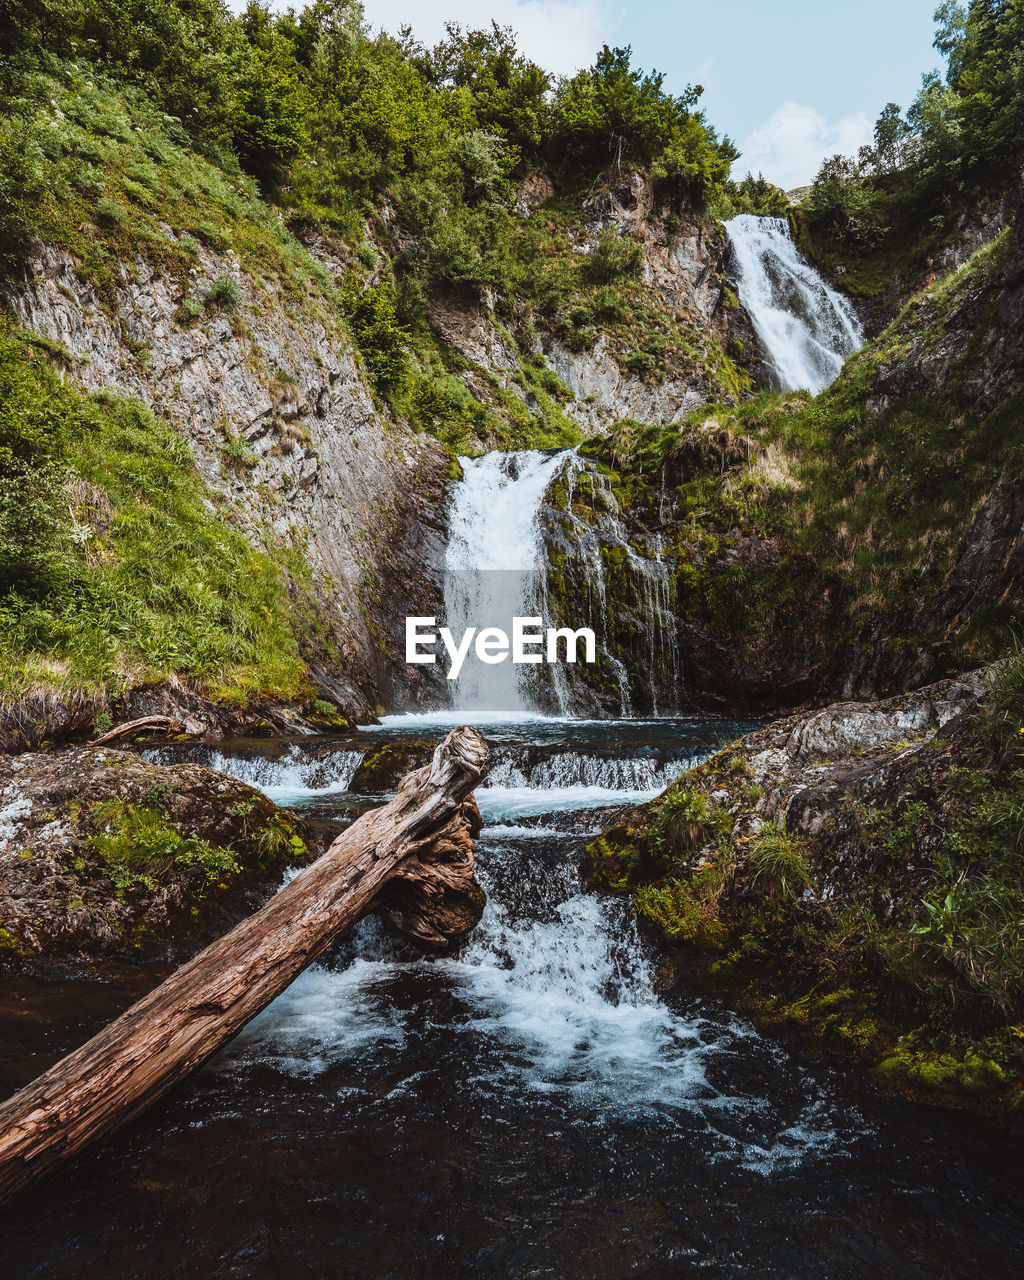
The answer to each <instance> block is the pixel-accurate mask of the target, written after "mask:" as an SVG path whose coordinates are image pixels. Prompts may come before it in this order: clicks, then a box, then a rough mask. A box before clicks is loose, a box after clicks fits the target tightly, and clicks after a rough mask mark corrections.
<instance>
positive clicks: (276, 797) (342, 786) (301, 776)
mask: <svg viewBox="0 0 1024 1280" xmlns="http://www.w3.org/2000/svg"><path fill="white" fill-rule="evenodd" d="M142 755H143V758H144V759H146V760H151V761H153V762H154V763H156V764H166V763H172V762H174V761H175V760H176V759H178V758H179V757H177V756H176V755H174V754H173V753H172V752H170V751H168V750H167V749H166V748H162V747H153V748H149V749H147V750H146V751H143V752H142ZM363 755H364V753H363V752H362V751H347V750H341V751H332V752H331V753H330V754H325V755H317V756H315V757H313V758H310V756H309V755H308V754H307V752H306V751H304V750H303V749H302V748H301V747H299V746H295V745H293V746H290V747H288V749H287V750H286V751H285V752H284V753H283V754H282V755H279V756H277V757H274V758H269V759H268V758H267V757H264V756H257V755H252V756H241V755H226V754H224V753H222V752H220V751H211V752H210V753H209V755H208V756H207V757H206V758H205V759H204V760H203V763H204V764H205V765H207V767H208V768H210V769H216V770H217V771H218V773H224V774H227V776H228V777H229V778H235V779H236V780H237V781H238V782H244V783H246V785H247V786H250V787H255V788H256V790H257V791H262V792H263V794H264V795H265V796H266V797H267V798H268V799H270V800H273V801H274V802H275V803H276V804H295V803H297V802H299V801H301V800H310V799H315V798H316V797H318V796H324V797H326V796H331V795H339V794H342V793H344V792H346V791H347V790H348V789H349V786H350V785H351V783H352V779H353V778H354V777H355V772H356V770H357V769H358V768H359V766H360V764H361V763H362V761H363Z"/></svg>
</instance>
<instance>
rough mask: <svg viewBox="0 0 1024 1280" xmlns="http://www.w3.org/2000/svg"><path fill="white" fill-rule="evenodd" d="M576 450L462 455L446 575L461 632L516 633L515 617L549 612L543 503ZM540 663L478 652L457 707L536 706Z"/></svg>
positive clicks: (448, 608) (449, 611) (451, 621)
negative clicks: (534, 678) (532, 685)
mask: <svg viewBox="0 0 1024 1280" xmlns="http://www.w3.org/2000/svg"><path fill="white" fill-rule="evenodd" d="M570 456H571V451H570V450H563V451H561V452H559V453H542V452H540V451H538V450H535V449H527V450H523V451H521V452H519V453H501V452H494V453H486V454H484V455H483V457H481V458H460V460H459V461H460V462H461V463H462V470H463V478H462V480H461V481H460V482H459V484H458V485H457V486H456V489H455V503H454V507H453V510H452V516H451V524H450V532H449V540H448V552H447V556H446V559H445V578H444V603H445V614H446V618H447V625H448V627H449V628H450V629H451V631H452V633H453V635H455V636H456V637H458V636H460V635H462V633H463V632H464V631H465V630H466V629H467V628H469V627H477V628H481V629H482V628H484V627H500V628H501V629H502V630H503V631H505V632H507V633H511V630H512V619H513V618H514V617H516V616H519V617H538V616H543V613H544V609H543V604H544V548H543V540H542V536H541V528H540V510H541V504H542V502H543V500H544V494H545V492H546V491H547V488H548V485H549V484H550V483H551V481H552V480H553V479H554V478H555V476H557V475H558V474H559V472H560V471H561V469H562V468H563V467H564V466H565V463H566V459H567V458H569V457H570ZM536 670H537V668H534V667H532V666H517V665H515V664H514V663H513V662H511V661H507V660H506V661H505V662H500V663H495V664H491V665H487V664H484V663H482V662H480V661H479V660H478V659H477V658H476V657H475V656H470V657H468V658H467V659H466V663H465V666H464V667H463V669H462V672H461V674H460V676H459V678H458V680H457V681H456V682H455V688H454V691H453V700H454V706H455V709H456V710H466V711H484V710H486V711H499V710H500V711H511V712H520V713H522V712H529V711H530V710H532V709H533V699H532V698H531V697H530V692H529V687H528V685H529V677H530V674H531V673H535V671H536Z"/></svg>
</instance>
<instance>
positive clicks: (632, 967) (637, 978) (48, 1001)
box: [0, 718, 1024, 1280]
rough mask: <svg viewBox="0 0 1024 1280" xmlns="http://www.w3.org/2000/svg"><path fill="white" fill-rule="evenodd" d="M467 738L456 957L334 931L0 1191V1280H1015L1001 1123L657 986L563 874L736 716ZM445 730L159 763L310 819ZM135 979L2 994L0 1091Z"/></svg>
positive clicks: (617, 906)
mask: <svg viewBox="0 0 1024 1280" xmlns="http://www.w3.org/2000/svg"><path fill="white" fill-rule="evenodd" d="M484 727H485V732H486V733H487V734H488V736H489V737H490V738H491V740H492V742H493V743H494V746H495V752H496V757H497V759H496V767H495V775H494V785H492V786H490V787H483V788H481V789H480V791H479V793H478V794H479V798H480V800H481V809H482V812H483V815H484V818H485V827H484V830H483V832H482V834H481V837H480V840H479V843H478V858H479V867H480V876H481V879H482V881H483V883H484V885H485V888H486V889H487V892H488V899H489V901H488V906H487V910H486V912H485V915H484V918H483V920H482V921H481V924H480V926H479V927H478V929H477V930H476V931H475V933H474V935H473V936H472V937H471V938H470V940H469V941H468V942H467V943H466V944H465V945H464V946H463V948H462V949H461V950H460V951H458V952H457V953H455V954H453V955H451V956H446V957H443V958H439V959H437V958H435V959H424V958H422V957H420V956H418V955H416V954H415V953H413V952H412V951H410V950H409V949H408V947H407V945H406V944H404V943H401V942H398V941H396V940H394V939H392V938H390V937H389V936H388V935H386V934H385V933H384V931H383V929H382V928H381V926H380V925H379V923H378V922H377V921H375V920H367V921H364V922H362V923H361V924H360V925H359V926H358V927H357V929H356V930H355V931H354V933H353V934H352V935H351V936H350V937H349V938H347V939H346V940H344V941H343V942H342V943H341V944H340V945H339V946H337V947H336V948H335V949H334V950H333V951H332V952H331V953H330V954H329V955H328V956H327V957H325V959H324V960H323V961H322V962H321V963H319V964H317V965H316V966H315V967H313V968H312V969H310V970H309V971H308V972H306V973H305V974H303V975H302V977H300V978H299V979H298V981H296V982H295V983H294V984H293V985H292V987H291V988H290V989H289V990H288V991H286V992H285V993H284V994H283V995H282V996H281V997H280V998H279V999H278V1000H276V1001H275V1002H274V1003H273V1004H272V1005H271V1006H270V1007H269V1008H268V1009H267V1010H265V1011H264V1012H263V1013H262V1014H261V1015H260V1016H259V1017H258V1018H256V1019H255V1020H254V1021H253V1022H252V1023H251V1024H250V1025H249V1026H248V1027H247V1028H246V1029H245V1031H244V1032H242V1034H241V1035H239V1036H238V1037H237V1038H236V1039H235V1040H234V1041H233V1042H232V1044H231V1045H229V1046H228V1047H227V1048H226V1049H225V1050H224V1051H223V1052H221V1053H220V1054H219V1055H218V1056H217V1057H216V1058H214V1059H213V1060H212V1061H211V1062H210V1063H209V1064H208V1065H207V1066H206V1067H205V1068H204V1069H203V1070H202V1071H201V1072H200V1073H199V1074H198V1075H196V1076H195V1077H194V1078H193V1079H191V1080H190V1081H188V1082H187V1083H186V1084H184V1085H182V1086H180V1087H178V1088H177V1089H175V1090H174V1091H173V1092H172V1093H171V1094H169V1095H168V1096H167V1098H166V1099H164V1100H163V1101H162V1102H161V1103H160V1104H159V1105H158V1107H156V1108H155V1109H154V1110H152V1111H150V1112H149V1113H148V1114H147V1115H146V1116H145V1117H144V1118H143V1119H142V1120H141V1121H139V1122H138V1123H136V1124H135V1125H134V1126H132V1127H131V1128H130V1129H129V1130H127V1131H126V1132H124V1133H122V1134H121V1135H119V1136H117V1137H115V1138H114V1139H113V1140H111V1141H109V1142H108V1143H106V1144H105V1145H103V1146H102V1147H101V1148H100V1149H98V1150H96V1151H94V1152H92V1153H91V1154H89V1155H88V1156H87V1157H85V1158H84V1159H82V1160H80V1161H78V1162H77V1163H76V1164H75V1165H74V1166H72V1167H70V1168H69V1169H67V1170H65V1171H63V1172H62V1173H60V1174H59V1175H58V1176H57V1177H55V1178H54V1179H52V1180H51V1181H50V1182H48V1183H47V1184H45V1185H44V1186H43V1187H41V1188H39V1189H38V1190H37V1191H35V1192H33V1193H32V1194H31V1195H29V1196H27V1197H25V1198H24V1199H22V1200H21V1201H19V1202H18V1204H17V1206H16V1207H15V1209H14V1211H12V1212H10V1213H9V1214H8V1217H7V1220H6V1221H5V1222H4V1230H3V1234H2V1236H0V1275H3V1276H5V1277H11V1280H14V1278H15V1277H19V1278H20V1277H38V1278H40V1280H42V1278H43V1277H48V1278H54V1280H56V1278H57V1277H68V1278H70V1277H88V1278H90V1280H92V1278H93V1277H95V1278H96V1280H99V1278H101V1277H102V1278H103V1280H108V1278H109V1277H139V1278H140V1280H150V1278H151V1280H158V1278H159V1280H163V1278H164V1277H167V1278H169V1277H172V1276H181V1275H185V1276H192V1275H196V1276H198V1275H202V1276H204V1277H259V1278H263V1277H267V1278H271V1277H287V1278H289V1280H299V1278H305V1277H311V1278H312V1277H403V1278H404V1277H409V1278H416V1280H420V1278H432V1277H438V1278H440V1277H452V1276H454V1277H462V1276H465V1277H491V1276H493V1277H581V1278H582V1277H588V1278H590V1277H593V1278H594V1280H606V1278H607V1280H615V1278H617V1277H636V1276H649V1277H666V1278H667V1277H676V1276H685V1275H694V1276H698V1275H699V1276H709V1277H739V1276H755V1275H756V1276H779V1277H792V1278H803V1277H807V1278H808V1280H811V1278H813V1280H822V1278H826V1277H827V1278H828V1280H841V1278H845V1277H850V1278H853V1277H857V1278H858V1280H859V1278H861V1277H890V1276H891V1277H922V1278H924V1277H929V1278H932V1277H946V1276H948V1277H958V1278H962V1277H979V1278H981V1277H1002V1276H1007V1277H1009V1276H1014V1277H1015V1276H1017V1275H1019V1274H1020V1262H1019V1246H1020V1244H1021V1239H1022V1235H1024V1161H1022V1159H1021V1156H1020V1151H1019V1145H1020V1144H1019V1140H1018V1139H1017V1138H1015V1137H1014V1136H1012V1135H1010V1134H1008V1133H1006V1132H1004V1131H1002V1130H1001V1129H1000V1128H999V1126H997V1125H995V1124H993V1123H989V1122H986V1121H982V1120H978V1119H977V1118H975V1117H970V1116H966V1115H961V1114H957V1113H955V1112H954V1113H951V1112H946V1111H940V1110H937V1109H936V1110H932V1109H926V1108H919V1107H911V1106H909V1105H903V1104H899V1103H896V1102H893V1101H890V1100H887V1099H885V1098H884V1097H882V1096H881V1095H880V1094H879V1093H878V1092H877V1091H875V1090H874V1088H873V1087H872V1086H870V1085H869V1084H868V1083H866V1082H865V1081H864V1080H863V1079H862V1078H861V1077H860V1076H858V1075H856V1074H854V1073H847V1072H843V1071H840V1070H838V1069H836V1068H833V1067H831V1066H829V1065H828V1064H826V1063H823V1062H821V1061H819V1060H817V1059H815V1058H813V1057H811V1056H810V1055H808V1054H807V1052H806V1051H804V1050H802V1049H800V1048H799V1047H797V1046H794V1045H791V1044H788V1043H785V1042H782V1041H780V1040H778V1039H773V1038H771V1037H769V1036H764V1035H761V1034H759V1033H758V1032H757V1031H755V1030H754V1029H753V1028H752V1027H751V1026H750V1025H749V1024H748V1023H747V1022H745V1021H744V1020H743V1019H740V1018H737V1017H736V1016H735V1015H733V1014H731V1013H730V1012H729V1011H728V1010H727V1009H725V1008H723V1007H721V1006H719V1005H717V1004H714V1003H711V1002H708V1001H706V1000H700V999H696V998H687V997H685V996H682V997H680V996H671V997H668V996H665V995H664V994H663V993H662V991H661V983H660V982H659V973H658V960H657V957H656V956H654V955H653V954H651V952H650V951H649V950H648V948H647V946H646V944H645V943H644V941H643V940H642V939H641V938H640V937H639V936H638V935H637V933H636V931H635V928H634V926H633V924H632V922H631V920H630V918H629V916H628V913H627V911H626V909H625V907H624V905H623V904H622V903H620V902H618V901H614V900H606V899H599V898H597V897H595V896H594V895H592V894H589V893H588V892H586V891H585V889H584V887H583V886H582V885H581V881H580V877H579V873H578V869H577V867H578V859H579V855H580V852H581V848H582V845H583V844H584V843H585V836H581V835H580V827H581V825H582V826H584V827H585V826H586V823H585V822H584V823H582V824H581V822H580V813H581V811H584V812H585V810H586V809H587V808H588V807H603V806H605V805H607V804H608V803H609V802H610V801H612V802H614V801H622V800H624V799H626V798H642V797H645V796H647V795H651V794H656V791H657V790H658V789H659V788H660V787H661V786H663V785H664V783H665V780H666V778H667V777H670V776H672V774H673V772H674V771H677V770H678V769H679V768H681V767H683V765H684V764H685V763H687V762H689V761H692V760H694V759H698V758H700V756H701V755H702V754H703V753H706V752H707V751H709V750H711V749H713V747H714V746H715V745H716V744H717V743H718V742H719V741H721V740H723V739H724V738H727V737H729V736H730V735H731V734H733V733H735V732H736V731H737V730H738V729H739V728H741V727H742V726H737V725H730V724H729V723H727V722H715V721H697V720H680V721H673V722H667V721H651V722H634V723H627V724H617V725H609V724H608V723H607V722H605V723H602V724H589V723H586V722H569V721H560V722H559V721H544V722H539V721H531V722H529V723H526V722H524V721H518V722H512V723H503V724H498V723H495V722H491V723H489V724H487V725H485V726H484ZM445 728H446V726H445V725H443V724H438V723H437V722H436V720H435V721H434V722H433V723H426V722H425V721H424V720H423V719H422V718H410V719H407V720H404V721H400V722H399V721H392V722H389V723H388V722H386V723H385V724H384V725H383V726H381V727H379V728H375V729H374V730H372V731H367V732H365V733H360V734H354V735H349V736H348V737H346V738H344V739H330V740H327V739H325V740H314V741H306V742H297V743H291V744H273V745H268V744H266V743H262V744H259V743H255V742H245V743H235V744H218V745H217V746H216V747H215V748H214V747H210V748H205V747H202V746H199V747H196V746H190V747H181V748H178V747H176V748H173V749H166V750H165V751H164V753H163V757H162V758H170V757H171V756H173V755H177V756H179V757H187V758H204V759H206V760H208V761H214V760H216V762H217V764H218V767H221V768H225V769H228V770H230V771H233V772H234V773H235V774H236V775H237V776H244V777H245V780H246V781H253V782H255V783H256V785H261V786H263V787H264V789H265V790H267V791H268V793H270V794H273V795H274V796H275V798H277V799H278V800H279V802H282V803H284V802H287V803H292V804H297V805H315V806H316V808H317V811H318V813H320V814H326V815H330V814H331V813H332V812H334V813H341V812H344V811H349V810H351V808H352V807H353V806H359V805H365V804H367V803H370V802H372V801H371V800H369V798H367V797H365V796H357V795H354V794H353V793H351V792H350V791H349V790H347V787H348V786H349V785H350V784H351V781H352V778H353V777H354V773H355V767H356V766H357V764H358V759H359V758H360V757H361V754H362V753H363V752H365V751H367V750H369V749H371V746H372V743H374V742H379V741H380V739H381V737H382V736H390V737H401V736H410V735H411V736H416V737H429V736H438V735H440V734H442V733H443V732H444V731H445ZM538 745H540V746H542V747H543V748H544V750H543V751H541V752H540V753H539V754H538V752H537V750H536V748H537V747H538ZM595 822H596V818H595ZM153 980H154V975H153V974H152V973H147V972H133V971H125V973H124V974H123V975H121V977H120V978H119V980H117V981H115V982H113V983H109V984H99V983H84V982H75V983H65V984H55V983H42V982H40V981H39V980H35V981H24V982H21V983H13V984H8V987H7V989H6V990H5V992H4V994H3V997H2V999H0V1082H2V1083H3V1084H4V1085H5V1086H6V1087H7V1088H10V1089H13V1088H15V1087H17V1086H18V1085H20V1084H22V1083H24V1082H26V1081H27V1080H28V1079H29V1078H31V1077H32V1076H33V1075H34V1074H36V1073H37V1072H38V1071H39V1070H41V1069H42V1068H43V1067H44V1066H45V1065H47V1064H48V1063H49V1062H50V1061H52V1060H53V1059H54V1058H56V1057H57V1056H59V1054H61V1053H63V1052H66V1051H67V1050H68V1049H70V1048H72V1047H74V1046H75V1045H77V1044H78V1043H81V1041H82V1040H83V1039H84V1038H85V1037H86V1036H87V1035H88V1034H89V1033H90V1032H91V1031H92V1030H94V1029H97V1028H98V1027H99V1026H101V1025H102V1024H103V1023H104V1022H105V1021H106V1020H107V1019H108V1018H109V1017H110V1016H111V1015H112V1014H113V1013H114V1012H116V1011H117V1010H119V1009H120V1008H123V1007H124V1006H125V1005H126V1004H127V1003H129V1002H130V1001H131V999H132V998H133V997H134V995H135V994H136V993H137V992H138V991H139V990H142V989H144V988H145V986H146V985H148V984H149V983H151V982H152V981H153Z"/></svg>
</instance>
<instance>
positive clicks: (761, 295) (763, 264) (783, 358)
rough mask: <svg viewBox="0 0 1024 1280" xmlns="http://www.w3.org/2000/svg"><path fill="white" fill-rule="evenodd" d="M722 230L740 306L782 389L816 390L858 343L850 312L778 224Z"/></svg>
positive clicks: (743, 218)
mask: <svg viewBox="0 0 1024 1280" xmlns="http://www.w3.org/2000/svg"><path fill="white" fill-rule="evenodd" d="M725 229H726V232H727V234H728V236H729V241H730V243H731V245H732V249H733V254H734V256H735V259H736V274H737V278H738V281H739V294H740V302H742V304H743V306H744V307H745V308H746V310H747V312H748V314H749V315H750V318H751V320H752V321H753V323H754V328H755V329H756V330H757V336H758V337H759V338H760V339H761V342H762V344H763V345H764V348H765V351H766V352H767V354H768V359H769V361H770V363H771V365H772V367H773V369H774V371H775V374H776V376H777V378H778V380H779V383H780V385H781V387H782V389H783V390H797V389H801V388H802V389H805V390H807V391H812V392H815V393H817V392H819V391H822V390H824V388H825V387H827V386H828V385H829V383H831V382H834V381H835V379H836V378H837V377H838V376H839V371H840V370H841V369H842V367H843V363H844V362H845V360H846V357H847V356H848V355H850V353H851V352H853V351H856V350H857V348H858V347H859V346H861V345H862V343H863V342H864V333H863V330H862V328H861V324H860V321H859V320H858V318H857V313H856V312H855V311H854V309H853V307H852V306H851V305H850V303H849V302H848V301H847V299H846V298H844V297H843V296H842V295H841V294H839V293H837V292H836V291H835V290H834V289H831V288H829V286H828V285H827V284H826V283H825V281H824V280H823V279H822V278H821V276H820V275H819V274H818V272H817V271H815V269H814V268H813V267H812V266H811V264H810V263H809V262H807V260H806V259H805V258H804V257H803V256H802V255H801V254H800V252H799V250H798V249H797V247H796V245H795V244H794V243H793V240H792V238H791V236H790V234H789V224H788V223H787V222H786V220H785V219H784V218H756V217H754V216H753V215H752V214H748V213H744V214H741V215H740V216H739V217H738V218H733V219H731V220H730V221H729V222H727V223H726V224H725Z"/></svg>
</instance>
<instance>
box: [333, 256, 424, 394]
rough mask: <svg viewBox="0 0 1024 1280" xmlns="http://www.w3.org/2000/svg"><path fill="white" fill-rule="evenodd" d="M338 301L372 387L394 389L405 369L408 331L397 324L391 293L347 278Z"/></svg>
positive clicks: (383, 288) (385, 289) (402, 379)
mask: <svg viewBox="0 0 1024 1280" xmlns="http://www.w3.org/2000/svg"><path fill="white" fill-rule="evenodd" d="M341 301H342V307H343V309H344V311H345V314H346V316H347V318H348V327H349V330H350V332H351V334H352V337H353V338H354V339H355V344H356V346H357V347H358V348H359V352H360V354H361V355H362V357H363V360H364V361H365V363H366V369H367V372H368V373H369V375H370V377H371V379H372V380H373V384H374V386H375V387H376V388H377V390H378V391H380V392H381V393H383V394H384V395H387V394H389V393H391V392H394V391H397V390H398V388H399V387H400V386H401V385H402V383H403V382H404V381H405V378H406V375H407V373H408V371H409V357H408V355H407V354H406V345H407V343H408V341H409V334H408V331H407V330H406V329H405V328H404V326H402V325H401V324H399V323H398V317H397V313H396V310H395V299H394V295H393V293H392V292H391V290H390V289H389V288H388V287H387V286H386V285H383V284H380V285H377V286H375V287H372V288H368V289H363V288H360V286H359V283H358V281H357V280H356V279H355V277H350V279H349V280H348V282H347V284H346V286H345V288H344V290H343V291H342V297H341Z"/></svg>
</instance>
